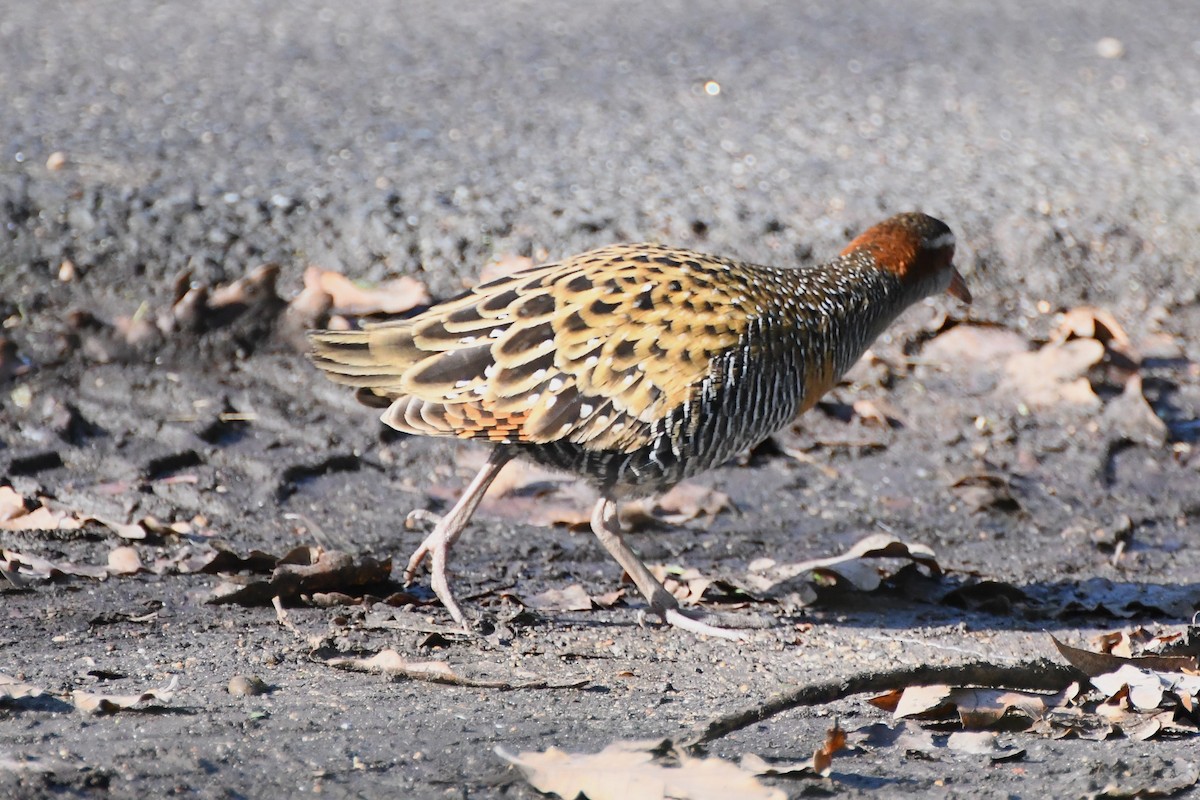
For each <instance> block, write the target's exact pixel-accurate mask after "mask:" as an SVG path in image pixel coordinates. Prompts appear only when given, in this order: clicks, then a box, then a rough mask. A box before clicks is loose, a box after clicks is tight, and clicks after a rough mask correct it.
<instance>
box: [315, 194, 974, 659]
mask: <svg viewBox="0 0 1200 800" xmlns="http://www.w3.org/2000/svg"><path fill="white" fill-rule="evenodd" d="M954 251H955V238H954V234H953V233H952V232H951V230H950V228H949V227H948V226H947V225H946V224H945V223H944V222H942V221H940V220H938V219H935V218H933V217H931V216H928V215H926V214H923V213H919V212H910V213H903V214H898V215H896V216H893V217H890V218H888V219H886V220H884V221H882V222H880V223H878V224H876V225H874V226H873V227H871V228H869V229H867V230H866V231H865V232H863V233H861V234H860V235H859V236H857V237H856V238H854V239H853V240H852V241H851V242H850V244H849V245H848V246H847V247H846V248H845V249H844V250H842V252H841V253H840V255H838V256H837V257H836V258H833V259H831V260H829V261H826V262H824V263H821V264H816V265H812V264H810V265H801V266H794V267H772V266H759V265H754V264H748V263H742V262H739V261H736V260H732V259H729V258H722V257H718V256H712V255H706V254H703V253H698V252H694V251H691V250H685V249H679V248H675V247H669V246H665V245H661V244H650V243H643V244H617V245H611V246H608V247H603V248H600V249H596V250H591V251H588V252H585V253H582V254H580V255H576V256H572V257H570V258H566V259H563V260H561V261H558V262H555V263H550V264H545V265H543V266H536V267H532V268H528V269H523V270H521V271H517V272H513V273H510V274H507V275H504V276H502V277H498V278H495V279H493V280H489V281H486V282H484V283H481V284H479V285H477V286H475V287H474V288H471V289H468V290H467V291H465V292H463V293H461V294H459V295H458V296H456V297H453V298H452V299H449V300H446V301H444V302H442V303H439V304H436V305H433V306H432V307H430V308H428V309H427V310H425V311H423V312H421V313H419V314H417V315H415V316H413V317H411V318H407V319H400V320H390V321H386V322H376V323H367V324H365V325H364V326H363V327H362V328H361V329H358V330H316V331H310V332H309V336H310V340H311V345H312V349H311V351H310V353H309V356H310V358H311V359H312V361H313V363H314V364H315V365H316V366H317V367H318V368H320V370H322V371H323V372H324V373H325V374H326V375H327V376H328V377H329V378H330V379H332V380H333V381H335V382H337V383H340V384H346V385H349V386H352V387H355V388H356V389H357V392H356V397H357V398H358V400H359V401H360V402H362V403H363V404H364V405H367V406H371V407H375V408H382V409H383V411H382V415H381V417H380V418H381V419H382V421H383V423H384V424H386V425H388V426H390V427H392V428H394V429H396V430H398V431H402V432H404V433H407V434H413V435H418V436H435V437H453V438H458V439H470V440H475V441H479V442H484V443H487V444H488V445H490V446H491V452H490V454H489V456H488V458H487V460H486V462H485V464H484V466H483V467H482V469H480V471H479V472H478V474H477V475H476V476H475V477H474V479H473V480H472V481H471V482H470V484H469V485H468V486H467V488H466V489H465V490H464V492H463V494H462V495H461V496H460V497H459V499H458V501H457V502H456V503H455V504H454V505H453V506H452V507H451V508H450V509H449V511H448V512H447V513H446V514H445V515H443V516H442V517H441V518H440V520H439V521H438V522H437V524H436V525H435V526H434V528H433V529H432V530H431V531H430V532H429V534H428V535H427V536H426V537H425V539H424V541H423V542H422V543H421V545H420V546H419V547H418V548H417V549H416V551H415V552H413V554H412V556H411V558H410V559H409V561H408V564H407V567H406V569H405V581H406V583H411V582H412V581H413V580H414V579H415V577H416V574H417V572H418V570H419V568H420V566H421V564H422V562H424V561H425V559H426V558H428V559H429V560H430V562H431V563H430V567H429V569H430V584H431V587H432V589H433V591H434V593H435V595H436V596H437V597H438V599H439V600H440V601H441V603H442V605H443V606H444V607H445V609H446V610H447V611H448V612H449V613H450V615H451V616H452V617H453V618H454V620H455V621H456V622H457V623H458V624H460V625H462V626H463V627H464V628H467V629H469V628H470V625H469V622H468V620H467V618H466V615H465V614H464V613H463V611H462V608H461V607H460V606H459V604H458V602H457V600H456V599H455V597H454V593H453V591H452V589H451V586H450V579H449V575H448V567H447V565H448V561H449V556H450V552H451V549H452V548H453V547H454V544H455V542H456V541H457V540H458V539H459V537H460V536H461V535H462V533H463V531H464V529H465V528H466V526H467V524H468V523H469V521H470V519H471V516H472V514H473V513H474V512H475V509H476V508H477V507H478V505H479V502H480V500H481V499H482V498H483V495H484V493H485V491H486V490H487V487H488V485H489V484H490V483H491V482H492V481H493V480H494V479H495V478H496V476H497V475H498V474H499V472H500V470H501V469H502V468H503V467H504V465H505V464H506V463H507V462H508V461H509V460H511V459H512V458H514V457H517V456H521V457H525V458H528V459H531V460H533V461H534V462H537V463H539V464H541V465H544V466H548V467H551V468H554V469H557V470H561V471H565V472H568V473H573V474H575V475H578V476H582V477H583V478H585V479H587V480H589V481H590V482H591V483H593V484H594V485H595V486H596V488H597V489H598V490H599V499H598V500H597V502H596V504H595V506H594V507H593V509H592V513H591V527H592V531H593V533H594V534H595V536H596V538H597V539H598V540H599V542H600V543H601V544H602V545H603V547H604V548H605V550H607V551H608V552H609V553H610V554H611V555H612V557H613V558H614V559H615V560H616V561H617V563H618V564H620V565H621V567H622V568H623V569H624V570H625V573H626V574H628V575H629V577H630V578H631V579H632V580H633V582H634V584H635V585H636V586H637V588H638V590H639V591H640V592H641V594H642V596H643V597H644V598H645V600H646V602H647V603H648V604H649V606H650V609H651V610H652V611H653V612H655V613H656V614H657V615H659V616H660V617H661V618H662V620H663V621H664V622H665V623H667V624H669V625H671V626H674V627H676V628H679V629H683V630H687V631H691V632H692V633H695V634H701V635H709V636H718V637H723V638H731V639H738V638H742V635H741V634H740V633H739V632H737V631H733V630H729V629H727V628H723V627H718V626H716V625H713V624H711V623H709V622H706V621H704V620H703V619H701V618H698V617H697V616H693V615H692V614H691V613H685V612H684V611H683V610H682V609H681V608H680V607H679V604H678V602H677V601H676V599H675V597H674V596H673V595H672V594H671V593H670V592H668V591H667V590H666V588H664V587H663V585H662V583H660V582H659V581H658V579H657V578H655V577H654V575H653V574H652V573H651V572H650V570H649V569H648V568H647V567H646V565H645V564H644V563H643V562H642V560H641V559H640V558H639V557H638V555H637V554H636V553H635V552H634V551H633V550H632V549H631V548H630V547H629V545H628V544H627V543H626V542H625V539H624V537H623V536H622V531H621V526H620V523H619V521H618V516H617V505H618V501H621V500H625V499H628V498H633V497H639V496H648V495H653V494H657V493H660V492H664V491H666V490H668V489H670V488H671V487H672V486H674V485H675V484H676V483H678V482H680V481H682V480H684V479H686V478H690V477H692V476H694V475H697V474H699V473H701V472H703V471H705V470H708V469H710V468H712V467H716V466H719V465H720V464H722V463H723V462H725V461H726V460H728V459H730V458H731V457H733V456H734V455H736V454H738V453H740V452H742V451H744V450H746V449H747V448H750V447H753V446H755V445H757V444H758V443H760V442H762V441H763V440H764V439H766V438H767V437H768V436H770V435H771V434H773V433H775V432H776V431H778V430H779V429H781V428H783V427H784V426H785V425H787V424H788V423H789V422H790V421H791V420H792V419H793V418H795V417H796V416H797V414H800V413H802V412H804V411H806V410H807V409H809V408H811V407H812V406H813V405H814V404H815V403H816V402H817V400H818V399H819V398H820V397H821V396H822V395H823V394H824V393H825V392H826V391H828V390H829V389H831V388H832V387H833V386H834V385H835V384H836V383H837V381H838V380H839V378H840V377H841V376H842V375H843V374H844V373H845V372H846V370H848V369H849V368H850V367H851V366H852V365H853V364H854V363H855V362H856V361H857V360H858V359H859V357H860V356H861V355H862V354H863V353H864V352H865V351H866V350H867V348H868V347H869V346H870V345H871V343H872V342H873V341H874V340H875V339H876V337H878V336H879V334H880V333H882V332H883V330H884V329H885V328H886V327H887V326H888V325H890V324H891V323H892V321H893V320H894V319H896V317H898V316H899V315H900V314H901V312H903V311H904V310H905V309H906V308H908V307H909V306H910V305H912V304H913V303H915V302H917V301H919V300H922V299H923V298H926V297H929V296H932V295H934V294H938V293H942V292H945V293H947V294H949V295H951V296H953V297H955V298H957V299H958V300H960V301H962V302H963V303H967V304H969V303H970V302H971V293H970V291H969V290H968V288H967V285H966V282H965V281H964V279H963V277H962V275H961V274H960V273H959V271H958V270H957V269H956V268H955V265H954Z"/></svg>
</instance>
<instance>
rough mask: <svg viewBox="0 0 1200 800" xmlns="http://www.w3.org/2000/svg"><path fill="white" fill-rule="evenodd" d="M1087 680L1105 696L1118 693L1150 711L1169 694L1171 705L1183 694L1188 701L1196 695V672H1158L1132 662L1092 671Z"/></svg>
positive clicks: (1199, 688)
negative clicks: (1110, 670) (1108, 669)
mask: <svg viewBox="0 0 1200 800" xmlns="http://www.w3.org/2000/svg"><path fill="white" fill-rule="evenodd" d="M1090 680H1091V683H1092V685H1093V686H1095V687H1096V688H1097V689H1099V690H1100V691H1101V692H1102V693H1104V694H1105V695H1106V696H1107V698H1108V699H1109V700H1112V699H1113V698H1116V697H1118V696H1120V695H1122V694H1124V695H1125V696H1127V697H1128V699H1129V703H1130V705H1131V706H1133V707H1134V708H1136V709H1138V710H1140V711H1152V710H1154V709H1157V708H1158V707H1159V706H1160V705H1162V703H1163V699H1164V698H1165V697H1170V698H1171V700H1170V702H1171V703H1172V705H1174V704H1177V703H1179V702H1180V700H1181V698H1182V697H1183V696H1187V697H1189V698H1190V700H1191V701H1192V702H1194V701H1196V700H1197V699H1198V698H1200V675H1198V674H1195V673H1190V674H1189V673H1177V672H1159V671H1156V670H1152V669H1147V668H1144V667H1139V666H1135V665H1134V664H1122V665H1121V666H1120V667H1118V668H1117V669H1116V671H1114V672H1110V673H1106V674H1104V675H1094V676H1092V677H1091V678H1090Z"/></svg>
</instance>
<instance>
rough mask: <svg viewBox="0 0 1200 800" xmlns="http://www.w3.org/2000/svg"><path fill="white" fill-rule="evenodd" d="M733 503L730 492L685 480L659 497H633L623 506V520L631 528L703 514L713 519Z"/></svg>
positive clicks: (706, 517) (670, 522)
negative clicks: (634, 498)
mask: <svg viewBox="0 0 1200 800" xmlns="http://www.w3.org/2000/svg"><path fill="white" fill-rule="evenodd" d="M731 507H732V503H731V502H730V500H729V495H727V494H725V493H724V492H721V491H718V490H716V489H713V488H711V487H708V486H702V485H700V484H697V483H692V482H690V481H685V482H684V483H679V484H676V485H675V486H673V487H672V488H671V489H670V490H669V491H668V492H666V494H662V495H659V496H658V497H652V498H644V499H638V500H631V501H629V502H627V503H625V504H624V506H622V508H621V522H622V523H623V524H625V525H626V526H628V527H629V528H631V529H635V530H636V529H637V528H638V527H640V526H644V525H645V524H647V523H652V524H653V523H657V524H665V525H682V524H684V523H685V522H690V521H692V520H694V519H699V518H701V517H703V518H704V519H707V520H710V521H711V520H712V519H713V518H714V517H716V516H717V515H718V514H720V513H721V512H722V511H725V510H727V509H729V508H731Z"/></svg>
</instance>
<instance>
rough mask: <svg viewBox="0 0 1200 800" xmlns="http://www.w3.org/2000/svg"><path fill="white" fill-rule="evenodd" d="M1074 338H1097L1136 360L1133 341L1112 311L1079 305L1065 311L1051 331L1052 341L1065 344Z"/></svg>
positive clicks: (1110, 347) (1112, 348)
mask: <svg viewBox="0 0 1200 800" xmlns="http://www.w3.org/2000/svg"><path fill="white" fill-rule="evenodd" d="M1072 339H1095V340H1096V341H1098V342H1100V343H1101V344H1103V345H1104V346H1105V347H1107V348H1108V349H1110V350H1113V351H1116V352H1119V353H1122V354H1124V355H1126V356H1127V357H1129V358H1130V359H1131V360H1136V354H1135V351H1134V349H1133V342H1131V341H1130V340H1129V335H1128V334H1126V333H1125V329H1124V328H1122V327H1121V323H1119V322H1117V318H1116V317H1114V316H1113V315H1112V313H1111V312H1109V311H1106V310H1105V309H1103V308H1097V307H1095V306H1079V307H1077V308H1072V309H1071V310H1069V311H1067V312H1065V313H1064V314H1063V316H1062V320H1061V321H1060V322H1059V323H1058V326H1057V327H1056V328H1055V329H1054V330H1053V331H1052V332H1051V333H1050V341H1051V342H1052V343H1054V344H1063V343H1064V342H1068V341H1071V340H1072Z"/></svg>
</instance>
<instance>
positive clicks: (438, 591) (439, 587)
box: [404, 522, 471, 631]
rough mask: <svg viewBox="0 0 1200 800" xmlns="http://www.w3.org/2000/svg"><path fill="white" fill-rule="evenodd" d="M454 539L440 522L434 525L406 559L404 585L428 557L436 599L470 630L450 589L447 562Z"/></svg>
mask: <svg viewBox="0 0 1200 800" xmlns="http://www.w3.org/2000/svg"><path fill="white" fill-rule="evenodd" d="M453 541H454V538H453V537H450V536H447V534H446V530H445V528H444V526H443V525H442V523H441V522H439V523H438V524H437V525H435V526H434V528H433V530H432V531H430V533H429V535H428V536H426V537H425V540H424V541H422V542H421V545H420V547H418V548H417V549H416V550H415V551H413V554H412V555H411V556H410V557H409V559H408V564H407V566H405V568H404V585H405V586H410V585H412V582H413V580H414V579H415V578H416V575H417V570H418V569H419V568H420V567H421V562H423V561H424V560H425V558H426V557H428V558H429V560H430V563H429V585H430V588H431V589H433V593H434V594H435V595H437V599H438V600H440V601H441V602H442V605H443V606H444V607H445V609H446V610H447V611H449V612H450V616H451V617H453V618H454V621H455V622H457V623H458V624H459V625H460V626H461V627H462V628H463V630H466V631H470V630H471V625H470V623H469V622H467V616H466V614H464V613H463V610H462V607H460V606H459V604H458V601H457V600H455V599H454V592H453V591H452V590H451V589H450V573H449V570H448V569H447V566H446V564H447V562H448V560H449V558H450V545H451V543H452V542H453Z"/></svg>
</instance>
